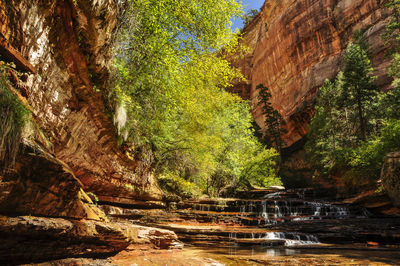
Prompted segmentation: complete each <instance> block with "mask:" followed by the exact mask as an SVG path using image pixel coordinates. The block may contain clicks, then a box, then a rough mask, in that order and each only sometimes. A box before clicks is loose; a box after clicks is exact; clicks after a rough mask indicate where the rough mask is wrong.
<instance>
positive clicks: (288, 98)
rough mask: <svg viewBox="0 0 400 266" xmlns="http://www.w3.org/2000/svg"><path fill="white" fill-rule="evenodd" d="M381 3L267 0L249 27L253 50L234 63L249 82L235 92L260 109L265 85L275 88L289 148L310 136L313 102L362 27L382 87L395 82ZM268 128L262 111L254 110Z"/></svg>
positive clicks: (246, 31)
mask: <svg viewBox="0 0 400 266" xmlns="http://www.w3.org/2000/svg"><path fill="white" fill-rule="evenodd" d="M382 2H383V1H380V0H268V1H266V2H265V3H264V6H263V8H262V11H261V12H260V14H259V15H258V16H257V17H256V18H255V19H254V20H253V22H252V23H251V24H250V25H248V26H247V27H246V28H245V29H244V36H243V38H244V42H245V43H246V44H247V45H248V46H249V47H250V52H249V53H248V54H247V55H246V57H245V58H244V59H242V60H240V61H236V62H234V64H235V65H236V66H238V67H239V68H240V69H241V70H242V72H243V74H244V75H245V76H246V77H247V79H248V81H249V83H248V84H243V83H242V84H238V85H236V86H235V88H234V89H233V90H234V91H236V92H239V93H240V94H241V95H242V97H244V98H246V99H250V100H251V102H252V103H253V106H256V103H257V95H258V92H257V91H256V90H255V87H256V86H257V85H258V84H260V83H262V84H263V85H265V86H267V87H269V88H270V91H271V94H272V104H273V106H274V107H275V108H276V109H277V110H279V112H280V113H281V114H282V116H283V117H284V119H285V120H286V121H287V130H288V133H287V134H286V135H285V136H284V141H285V142H286V144H287V146H288V147H290V146H293V144H294V143H296V142H298V141H300V140H301V139H302V138H303V137H304V136H305V135H306V134H307V130H308V129H307V126H308V123H309V121H310V119H311V117H312V115H313V98H314V96H315V94H316V92H317V90H318V88H319V87H320V86H321V85H322V84H323V82H324V80H325V79H327V78H328V79H331V78H333V77H334V76H335V75H336V74H337V72H338V71H339V69H340V66H341V62H342V58H343V53H344V50H345V48H346V46H347V44H348V42H349V40H350V38H351V36H352V33H353V32H354V31H355V30H357V29H362V30H365V35H366V38H367V40H368V42H369V43H370V44H371V54H372V56H373V66H374V68H375V74H376V75H377V76H378V80H377V83H378V85H379V86H381V87H382V88H383V89H385V88H387V87H388V86H389V84H390V79H389V78H388V77H387V75H386V68H387V66H388V64H389V59H387V58H385V46H384V44H383V42H382V40H381V37H380V36H381V34H382V32H383V30H384V27H385V24H386V23H387V22H388V16H389V15H390V14H389V12H388V11H387V10H385V9H383V8H381V6H382ZM253 115H254V118H255V120H256V122H257V123H258V124H259V125H260V126H261V127H263V126H264V124H263V121H264V119H263V117H262V115H261V110H260V108H259V107H257V108H255V109H254V111H253Z"/></svg>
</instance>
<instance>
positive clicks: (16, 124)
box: [0, 62, 29, 175]
mask: <svg viewBox="0 0 400 266" xmlns="http://www.w3.org/2000/svg"><path fill="white" fill-rule="evenodd" d="M7 71H11V70H10V67H9V66H8V65H6V64H5V63H4V62H0V114H1V119H0V175H1V174H2V172H4V171H8V170H10V169H11V168H12V167H13V166H14V164H15V158H16V156H17V153H18V151H19V147H20V145H19V144H20V141H21V134H22V129H23V127H24V125H25V122H26V120H27V119H28V115H29V111H28V110H27V109H26V108H25V106H24V105H23V104H22V103H21V101H20V100H19V99H18V98H17V96H16V95H15V94H14V93H13V92H12V91H11V89H10V88H11V85H10V83H9V81H8V76H7Z"/></svg>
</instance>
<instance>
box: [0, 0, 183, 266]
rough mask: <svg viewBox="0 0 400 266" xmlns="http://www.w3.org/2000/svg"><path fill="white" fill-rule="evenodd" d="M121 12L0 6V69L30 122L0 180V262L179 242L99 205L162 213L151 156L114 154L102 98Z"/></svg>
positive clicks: (81, 4)
mask: <svg viewBox="0 0 400 266" xmlns="http://www.w3.org/2000/svg"><path fill="white" fill-rule="evenodd" d="M120 5H121V1H118V0H88V1H73V0H52V1H48V0H22V1H20V0H0V61H3V62H5V63H10V64H13V65H14V69H13V70H8V72H7V74H8V78H9V81H10V84H11V86H10V90H11V91H12V92H13V93H14V95H15V96H16V97H18V98H19V99H20V100H21V102H22V103H23V104H24V105H25V107H26V108H27V109H28V110H30V111H31V116H32V117H31V119H29V121H27V123H26V126H25V128H24V129H23V138H22V141H21V144H20V146H21V152H20V153H19V154H18V156H17V158H16V163H15V167H14V169H13V170H12V171H5V172H2V171H1V172H0V238H1V239H2V241H1V242H2V243H1V244H0V249H1V252H0V263H3V262H6V263H7V264H8V263H24V262H35V261H43V260H50V259H56V258H65V257H71V256H99V255H101V256H104V254H113V253H115V252H119V251H121V250H124V249H126V248H127V247H128V246H130V245H134V246H141V245H143V244H149V245H152V246H154V247H155V246H158V247H161V248H168V247H169V245H170V244H172V243H174V242H175V240H176V239H177V237H176V235H175V234H174V233H173V232H170V231H166V230H158V229H154V228H150V229H149V228H145V227H138V226H135V225H133V224H131V223H129V222H126V221H122V222H121V221H110V220H109V218H107V216H106V215H105V214H104V212H103V211H102V210H101V209H100V208H99V206H97V204H96V201H97V202H99V203H102V204H109V205H121V204H123V205H124V206H125V207H127V208H134V207H137V206H141V207H143V205H144V206H145V208H146V206H147V207H148V205H152V204H158V205H157V206H161V207H165V206H164V205H163V203H162V202H160V201H161V200H162V197H163V193H162V192H161V190H160V189H159V188H158V185H157V182H156V180H155V177H154V176H153V174H152V171H151V169H152V167H151V164H152V161H151V157H149V156H145V155H143V157H142V156H141V155H140V154H139V155H137V156H136V157H135V158H133V159H132V158H131V157H129V156H127V155H126V154H125V153H124V151H123V150H121V149H120V148H119V146H118V144H117V134H116V128H115V126H114V125H113V115H112V112H111V111H109V110H107V108H106V106H105V105H104V101H103V98H102V95H105V94H106V92H107V87H108V86H109V84H108V81H109V77H110V72H109V68H108V67H109V64H110V62H111V52H112V51H111V47H112V43H113V38H115V32H116V30H117V27H118V21H119V20H118V18H119V17H120V16H121V15H122V10H121V6H120ZM113 36H114V37H113ZM0 64H3V63H2V62H0ZM18 72H19V73H25V75H22V76H19V75H18ZM3 119H4V117H2V118H1V121H3ZM144 158H146V159H144ZM148 158H150V159H148ZM152 201H156V202H157V203H154V202H152ZM160 243H162V245H161V244H160Z"/></svg>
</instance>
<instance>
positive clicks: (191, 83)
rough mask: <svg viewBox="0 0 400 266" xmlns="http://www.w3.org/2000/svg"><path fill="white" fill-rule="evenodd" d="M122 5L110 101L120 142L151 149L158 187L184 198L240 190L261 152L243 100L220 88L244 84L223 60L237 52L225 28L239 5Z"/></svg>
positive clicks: (160, 1)
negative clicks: (248, 168) (229, 188)
mask: <svg viewBox="0 0 400 266" xmlns="http://www.w3.org/2000/svg"><path fill="white" fill-rule="evenodd" d="M127 3H128V4H127V11H126V13H125V16H124V17H123V20H122V25H121V31H120V34H119V36H118V38H117V42H116V47H115V49H114V55H115V56H114V59H115V64H114V66H115V74H114V77H115V82H114V84H113V85H114V86H112V88H113V89H112V91H111V93H110V95H111V97H110V101H109V106H111V107H112V108H113V109H115V110H117V111H116V115H115V120H116V124H117V127H118V129H119V133H120V137H121V141H123V142H125V145H128V146H131V147H132V148H131V149H134V150H136V151H137V152H139V151H140V150H151V152H152V153H153V155H154V158H155V162H154V164H153V165H152V167H154V171H155V174H156V175H157V176H158V177H159V180H160V184H161V185H163V186H165V188H166V189H169V190H170V191H175V192H177V193H180V194H182V196H190V195H189V194H190V192H194V191H197V192H199V191H200V192H206V193H208V194H210V195H217V194H219V192H220V191H221V190H222V189H223V188H224V187H226V186H229V185H236V186H238V185H241V184H242V183H241V182H239V180H241V179H242V173H243V171H244V169H246V163H250V162H248V160H245V158H247V157H252V156H256V155H257V154H259V153H261V152H263V149H262V147H261V146H260V145H259V143H258V141H257V139H256V138H255V137H254V135H253V132H252V130H251V122H252V118H251V114H250V112H249V105H248V103H247V102H245V101H243V100H242V99H240V98H239V97H238V96H235V95H233V94H230V93H228V92H227V91H226V90H225V88H227V87H229V86H231V83H232V81H233V80H238V79H239V80H241V79H243V77H242V75H241V74H240V72H239V71H238V70H237V69H234V68H232V66H231V64H230V63H229V62H228V61H227V60H226V59H225V57H224V55H229V54H230V53H232V52H233V51H234V50H235V49H236V48H235V47H237V40H238V38H239V37H238V35H235V34H234V33H232V31H231V29H230V25H231V18H232V17H234V16H240V15H241V13H242V10H241V4H240V2H237V1H235V0H222V1H220V0H211V1H209V0H207V1H205V0H196V1H189V0H184V1H178V0H136V1H129V2H127ZM222 49H223V51H224V52H223V53H222V52H221V51H222ZM271 152H272V150H271ZM270 158H271V160H273V159H272V157H270ZM272 165H273V163H272V162H271V164H268V167H269V166H271V167H272ZM263 176H267V177H269V176H270V175H269V174H264V175H263ZM247 178H249V179H251V178H253V177H250V176H249V177H247ZM251 182H252V181H250V183H251ZM194 187H196V188H197V189H195V188H194ZM188 190H189V191H188Z"/></svg>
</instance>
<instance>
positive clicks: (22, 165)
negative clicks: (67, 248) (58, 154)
mask: <svg viewBox="0 0 400 266" xmlns="http://www.w3.org/2000/svg"><path fill="white" fill-rule="evenodd" d="M23 146H24V147H23V148H22V152H20V154H19V155H18V157H17V159H16V161H17V164H16V166H15V171H13V172H10V173H8V174H5V175H4V177H3V179H2V180H1V181H2V182H1V184H3V187H2V190H1V191H2V197H0V213H2V214H8V215H34V216H46V217H48V216H50V217H67V218H74V219H90V220H98V221H100V220H103V221H107V220H108V219H107V218H106V216H105V214H104V213H103V212H102V211H101V210H100V209H98V208H97V206H95V204H93V202H92V200H91V199H90V198H89V197H88V196H87V195H86V193H85V192H84V191H83V189H82V187H83V185H82V183H81V182H80V181H79V180H78V179H77V178H76V177H75V175H74V174H73V172H72V170H71V169H70V168H69V167H68V165H66V164H65V163H63V162H61V161H60V160H58V159H57V158H55V157H54V156H53V155H51V154H49V153H48V152H46V151H45V150H44V149H43V147H40V146H39V145H38V144H35V143H24V144H23Z"/></svg>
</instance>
